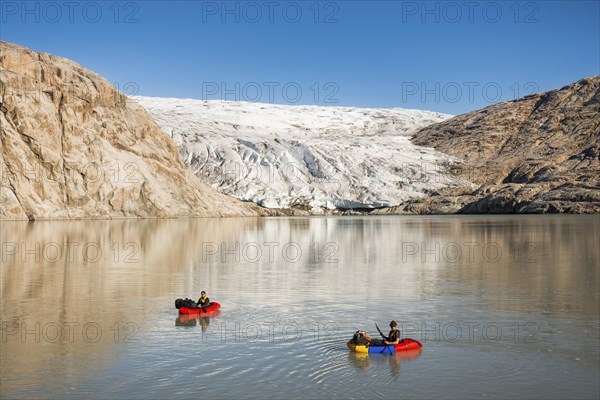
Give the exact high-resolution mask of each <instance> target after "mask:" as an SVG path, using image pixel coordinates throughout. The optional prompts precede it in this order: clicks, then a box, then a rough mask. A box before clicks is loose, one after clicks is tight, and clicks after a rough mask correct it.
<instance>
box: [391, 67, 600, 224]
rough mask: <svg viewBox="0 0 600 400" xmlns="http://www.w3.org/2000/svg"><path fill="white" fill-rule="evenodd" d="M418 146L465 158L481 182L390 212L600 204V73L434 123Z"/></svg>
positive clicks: (595, 207)
mask: <svg viewBox="0 0 600 400" xmlns="http://www.w3.org/2000/svg"><path fill="white" fill-rule="evenodd" d="M412 141H413V143H414V144H416V145H419V146H428V147H433V148H435V149H436V150H438V151H440V152H443V153H446V154H449V155H452V156H455V157H457V158H460V159H462V160H464V163H463V164H459V165H458V167H457V168H456V169H455V170H454V171H451V172H450V173H452V174H453V175H454V174H456V175H458V176H460V177H462V178H463V179H465V180H467V181H469V182H473V183H475V184H477V185H478V187H477V189H476V190H472V189H471V188H468V187H465V188H462V189H452V190H441V191H438V192H437V193H435V194H434V195H432V196H429V197H428V198H426V199H423V200H419V201H416V202H409V203H407V204H404V205H402V206H399V207H395V208H393V209H390V210H387V211H388V212H407V213H454V212H459V213H547V212H551V213H554V212H565V213H597V212H600V76H596V77H592V78H585V79H582V80H580V81H578V82H576V83H573V84H571V85H568V86H565V87H563V88H561V89H558V90H553V91H550V92H545V93H538V94H534V95H531V96H527V97H524V98H521V99H518V100H514V101H509V102H505V103H500V104H495V105H492V106H490V107H486V108H484V109H481V110H477V111H473V112H470V113H467V114H463V115H459V116H457V117H454V118H452V119H450V120H448V121H444V122H441V123H438V124H434V125H430V126H427V127H425V128H423V129H421V130H420V131H419V132H417V134H416V135H415V137H414V138H413V140H412Z"/></svg>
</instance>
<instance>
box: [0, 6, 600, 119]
mask: <svg viewBox="0 0 600 400" xmlns="http://www.w3.org/2000/svg"><path fill="white" fill-rule="evenodd" d="M599 3H600V2H599V1H596V0H595V1H564V2H563V1H510V0H509V1H471V2H468V1H450V2H446V1H428V2H423V1H382V2H377V1H369V2H365V1H337V2H332V1H321V2H316V1H275V0H274V1H267V0H265V1H262V0H261V1H255V2H253V1H250V2H247V1H225V2H224V1H185V2H161V1H122V2H116V1H72V2H66V1H65V2H63V1H51V2H23V1H3V2H2V3H0V22H1V25H0V29H1V31H0V37H1V39H2V40H6V41H9V42H15V43H18V44H21V45H24V46H26V47H29V48H31V49H33V50H36V51H45V52H49V53H53V54H57V55H60V56H64V57H67V58H70V59H73V60H75V61H77V62H79V63H80V64H82V65H84V66H86V67H88V68H90V69H92V70H94V71H96V72H98V73H100V74H102V75H104V76H105V77H106V78H108V79H109V80H110V81H111V82H113V83H115V85H117V86H118V87H120V88H121V89H122V90H123V91H124V92H126V93H127V94H139V95H148V96H163V97H191V98H198V99H212V100H214V99H227V100H247V101H261V102H273V103H284V104H325V105H348V106H358V107H403V108H419V109H429V110H435V111H440V112H447V113H451V114H459V113H463V112H467V111H470V110H473V109H477V108H481V107H484V106H487V105H490V104H492V103H495V102H497V101H501V100H510V99H513V98H516V97H521V96H523V95H526V94H529V93H532V92H536V91H545V90H550V89H555V88H559V87H561V86H563V85H565V84H568V83H571V82H573V81H576V80H578V79H580V78H582V77H585V76H591V75H600V26H599V24H600V6H599Z"/></svg>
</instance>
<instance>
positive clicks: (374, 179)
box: [133, 96, 470, 214]
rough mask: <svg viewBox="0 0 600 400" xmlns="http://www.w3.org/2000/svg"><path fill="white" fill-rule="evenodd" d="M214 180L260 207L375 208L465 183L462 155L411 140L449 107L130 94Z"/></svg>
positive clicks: (198, 171) (189, 160)
mask: <svg viewBox="0 0 600 400" xmlns="http://www.w3.org/2000/svg"><path fill="white" fill-rule="evenodd" d="M133 100H134V101H137V102H138V103H139V104H140V105H142V106H143V107H144V108H146V110H148V112H149V113H150V114H151V115H152V116H153V117H154V119H155V120H156V123H157V124H158V126H159V127H160V128H161V129H162V130H163V131H164V132H165V133H166V134H168V135H169V136H171V137H172V139H173V140H174V141H175V143H176V144H177V146H178V147H179V150H180V154H181V156H182V159H183V161H184V162H185V164H186V165H188V166H189V167H190V168H191V169H192V170H193V171H194V173H195V174H196V175H197V176H198V177H199V178H200V179H201V180H202V181H203V182H204V183H206V184H208V185H210V186H211V187H213V188H214V189H216V190H218V191H220V192H222V193H224V194H227V195H230V196H233V197H236V198H238V199H240V200H242V201H250V202H254V203H257V204H259V205H261V206H263V207H267V208H277V209H298V210H306V211H308V212H311V213H314V214H319V213H326V212H330V211H331V210H342V211H345V210H351V209H352V210H362V211H364V210H372V209H377V208H383V207H390V206H395V205H399V204H402V203H404V202H406V201H410V200H415V199H419V198H423V197H425V196H427V195H428V194H430V193H432V192H434V191H437V190H439V189H442V188H447V187H464V186H468V185H470V184H469V183H468V182H466V181H464V180H462V179H460V178H458V177H456V176H454V175H453V174H451V173H448V171H449V169H450V168H451V167H452V166H454V165H455V164H458V163H461V160H459V159H457V158H454V157H451V156H448V155H446V154H443V153H440V152H438V151H435V150H433V149H432V148H427V147H421V146H416V145H414V144H412V143H411V142H410V138H411V137H412V136H413V135H414V134H415V133H416V132H417V131H418V130H419V129H421V128H424V127H426V126H428V125H431V124H434V123H437V122H442V121H445V120H447V119H449V118H450V117H451V116H450V115H447V114H441V113H437V112H432V111H423V110H408V109H399V108H392V109H380V108H379V109H378V108H354V107H338V106H303V105H279V104H268V103H250V102H234V101H221V100H195V99H177V98H160V97H144V96H134V97H133Z"/></svg>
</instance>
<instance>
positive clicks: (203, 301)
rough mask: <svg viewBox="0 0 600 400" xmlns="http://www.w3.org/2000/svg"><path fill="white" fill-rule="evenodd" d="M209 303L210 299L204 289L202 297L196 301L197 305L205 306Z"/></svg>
mask: <svg viewBox="0 0 600 400" xmlns="http://www.w3.org/2000/svg"><path fill="white" fill-rule="evenodd" d="M209 304H210V299H209V298H208V296H207V295H206V292H205V291H204V290H203V291H202V293H200V298H199V299H198V303H196V306H197V307H201V308H204V307H208V305H209Z"/></svg>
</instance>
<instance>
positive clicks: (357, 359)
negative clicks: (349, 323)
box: [348, 349, 422, 378]
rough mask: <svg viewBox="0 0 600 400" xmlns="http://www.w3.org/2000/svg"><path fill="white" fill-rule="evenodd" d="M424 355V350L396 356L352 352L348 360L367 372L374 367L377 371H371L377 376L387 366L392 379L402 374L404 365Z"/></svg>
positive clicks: (401, 353)
mask: <svg viewBox="0 0 600 400" xmlns="http://www.w3.org/2000/svg"><path fill="white" fill-rule="evenodd" d="M421 353H422V349H417V350H409V351H400V352H397V353H394V354H383V353H355V352H353V351H351V352H350V353H348V360H349V361H350V364H352V366H354V367H355V368H356V369H358V370H360V371H363V372H367V371H369V370H371V368H372V367H374V369H376V371H371V372H373V373H375V374H380V373H381V369H383V368H384V367H385V364H387V366H388V368H389V372H390V376H391V377H392V378H394V377H397V376H398V375H399V373H400V368H401V366H402V364H403V363H406V362H410V361H413V360H415V359H416V358H418V357H419V356H420V355H421Z"/></svg>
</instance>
